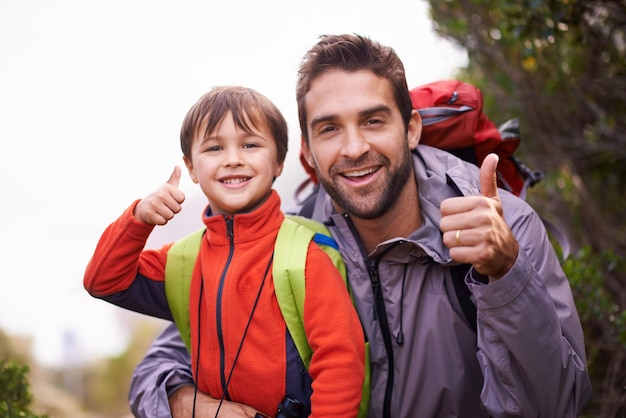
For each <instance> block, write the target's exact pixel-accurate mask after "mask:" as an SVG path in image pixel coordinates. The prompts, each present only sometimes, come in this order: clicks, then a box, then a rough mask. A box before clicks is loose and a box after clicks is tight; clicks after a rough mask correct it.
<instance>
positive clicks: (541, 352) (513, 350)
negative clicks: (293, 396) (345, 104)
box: [130, 145, 591, 418]
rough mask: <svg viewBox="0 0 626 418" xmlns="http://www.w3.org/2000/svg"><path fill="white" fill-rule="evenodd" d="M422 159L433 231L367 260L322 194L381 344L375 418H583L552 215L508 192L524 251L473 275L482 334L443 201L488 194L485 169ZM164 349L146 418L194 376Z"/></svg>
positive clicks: (137, 385)
mask: <svg viewBox="0 0 626 418" xmlns="http://www.w3.org/2000/svg"><path fill="white" fill-rule="evenodd" d="M413 161H414V168H415V176H416V181H417V184H418V188H419V195H420V205H421V212H422V217H423V225H422V226H421V227H420V228H419V229H418V230H416V231H415V232H413V233H412V234H411V235H410V236H408V237H398V238H395V239H391V240H388V241H385V242H381V243H379V244H378V246H377V248H376V249H375V250H374V251H373V252H372V253H371V254H365V253H364V251H363V249H362V247H361V245H360V243H359V240H358V238H356V234H355V233H354V232H353V227H352V224H351V221H350V218H349V217H348V216H347V215H345V214H340V213H337V212H335V211H334V209H333V207H332V204H331V202H330V199H329V198H328V196H327V195H326V194H325V193H324V192H323V190H322V189H321V188H320V191H319V192H318V195H317V198H316V202H315V209H314V212H313V218H315V219H318V220H322V221H326V222H327V223H329V224H330V226H329V227H330V230H331V232H332V234H333V236H334V237H335V239H336V240H337V241H338V243H339V246H340V249H341V253H342V255H343V257H344V260H345V262H346V266H347V268H348V279H349V284H350V287H351V289H352V291H353V292H354V295H355V297H354V299H355V304H356V308H357V310H358V313H359V317H360V318H361V322H362V324H363V328H364V331H365V334H366V336H367V338H368V339H369V341H370V356H371V379H372V390H371V402H370V413H369V416H370V417H376V418H378V417H391V418H402V417H407V418H408V417H418V418H434V417H470V418H475V417H489V416H491V417H546V418H557V417H575V416H576V415H577V413H578V411H579V410H580V408H581V407H582V406H583V405H585V404H586V403H587V402H588V400H589V399H590V396H591V385H590V381H589V376H588V374H587V370H586V357H585V349H584V341H583V333H582V328H581V324H580V321H579V318H578V314H577V312H576V309H575V305H574V301H573V297H572V292H571V289H570V286H569V283H568V280H567V278H566V277H565V275H564V273H563V271H562V269H561V267H560V264H559V261H558V259H557V256H556V254H555V252H554V249H553V248H552V245H551V243H550V241H549V240H548V238H547V234H546V231H545V229H544V226H543V224H542V221H541V219H540V218H539V217H538V215H537V214H536V213H535V212H534V211H533V210H532V208H531V207H530V206H529V205H528V204H526V203H525V202H524V201H523V200H522V199H520V198H518V197H516V196H514V195H512V194H510V193H507V192H505V191H503V190H501V191H500V197H501V199H502V206H503V209H504V216H505V219H506V221H507V223H508V224H509V226H510V227H511V229H512V231H513V233H514V234H515V236H516V238H517V240H518V242H519V248H520V250H519V255H518V258H517V261H516V263H515V265H514V266H513V268H512V269H511V270H510V271H509V272H508V273H507V274H506V275H505V276H504V277H502V278H501V279H500V280H498V281H497V282H496V283H493V284H489V285H484V284H482V283H481V282H479V281H477V280H474V277H473V275H474V274H475V273H474V272H473V270H470V271H469V272H468V274H467V276H466V279H465V280H466V283H467V285H468V287H469V289H470V290H471V292H472V297H473V299H474V301H475V303H476V306H477V312H478V332H477V334H476V333H474V332H473V331H472V329H471V328H470V326H469V323H468V322H467V319H466V318H465V316H464V315H463V313H462V311H461V308H460V305H459V302H458V299H457V296H456V294H455V291H454V286H453V284H452V279H453V277H452V274H451V268H450V267H451V266H453V265H454V262H453V260H451V258H450V256H449V252H448V249H447V247H446V246H445V245H444V244H443V241H442V235H441V232H440V230H439V220H440V218H441V213H440V211H439V205H440V203H441V201H443V200H444V199H446V198H448V197H453V196H458V195H459V193H461V194H463V195H475V194H479V188H478V170H477V168H476V167H475V166H473V165H471V164H468V163H465V162H463V161H461V160H459V159H457V158H455V157H453V156H451V155H450V154H448V153H446V152H443V151H440V150H438V149H435V148H431V147H428V146H424V145H420V146H418V151H417V152H416V153H414V155H413ZM407 216H411V214H407ZM164 343H165V344H164V345H159V344H157V345H155V346H153V347H152V349H151V351H150V352H149V354H148V356H147V357H146V359H145V360H144V361H143V362H142V364H140V365H139V366H138V368H137V370H136V372H135V375H134V376H133V381H132V386H131V394H130V400H131V404H132V405H133V410H134V411H136V412H135V413H136V414H137V416H140V417H155V416H161V415H156V414H155V415H150V414H147V413H142V412H141V411H142V410H147V409H150V408H154V407H156V406H157V405H161V407H160V409H163V408H166V409H167V394H166V392H165V389H166V388H170V389H171V385H168V379H171V380H172V381H176V383H180V380H181V379H183V380H184V378H185V376H188V375H187V373H188V369H189V365H188V364H187V365H184V364H178V365H177V366H176V367H177V368H179V369H180V371H176V370H174V371H173V370H172V363H180V362H179V361H177V360H175V359H176V356H181V353H180V352H176V353H173V352H172V353H168V350H170V351H172V350H177V348H174V347H178V345H177V344H176V343H174V344H172V342H171V341H164ZM181 346H182V345H181ZM182 349H183V350H184V346H182ZM179 358H180V357H179ZM159 362H162V365H166V366H162V367H160V366H159V364H158V363H159ZM168 362H170V363H168ZM181 376H183V377H181ZM189 376H190V375H189ZM168 412H169V410H168ZM164 416H167V415H164Z"/></svg>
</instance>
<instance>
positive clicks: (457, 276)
mask: <svg viewBox="0 0 626 418" xmlns="http://www.w3.org/2000/svg"><path fill="white" fill-rule="evenodd" d="M470 267H471V265H469V264H459V265H457V266H452V267H451V271H452V284H454V293H455V294H456V297H457V299H458V301H459V305H461V310H462V311H463V314H464V315H465V318H466V319H467V322H468V323H469V326H470V328H472V330H473V331H474V333H476V331H477V323H476V321H477V314H476V305H475V304H474V301H472V299H471V296H472V293H471V292H470V290H469V289H468V287H467V284H466V283H465V275H466V274H467V272H468V271H469V269H470Z"/></svg>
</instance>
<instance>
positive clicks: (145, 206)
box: [133, 166, 185, 225]
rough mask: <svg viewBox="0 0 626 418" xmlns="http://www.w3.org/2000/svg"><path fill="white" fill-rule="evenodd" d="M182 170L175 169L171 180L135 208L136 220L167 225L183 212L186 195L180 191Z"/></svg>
mask: <svg viewBox="0 0 626 418" xmlns="http://www.w3.org/2000/svg"><path fill="white" fill-rule="evenodd" d="M180 176H181V169H180V167H179V166H176V167H174V171H172V174H171V175H170V178H169V179H168V180H167V182H165V183H164V184H162V185H161V186H160V187H158V188H157V189H156V190H154V191H153V192H152V193H150V194H149V195H148V196H146V197H145V198H143V199H142V200H140V201H139V203H137V206H135V210H134V212H133V215H134V216H135V219H137V220H138V221H141V222H143V223H146V224H150V225H165V224H166V223H167V222H168V221H169V220H171V219H172V218H173V217H174V215H176V214H177V213H178V212H180V211H181V209H182V206H181V204H182V203H183V202H184V201H185V194H184V193H183V192H182V191H180V190H179V189H178V184H179V182H180Z"/></svg>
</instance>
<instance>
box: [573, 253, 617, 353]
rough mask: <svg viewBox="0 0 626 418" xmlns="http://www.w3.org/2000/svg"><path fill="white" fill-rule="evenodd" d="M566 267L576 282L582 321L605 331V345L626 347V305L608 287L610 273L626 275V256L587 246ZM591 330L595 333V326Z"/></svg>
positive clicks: (574, 286) (577, 304)
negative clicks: (597, 250)
mask: <svg viewBox="0 0 626 418" xmlns="http://www.w3.org/2000/svg"><path fill="white" fill-rule="evenodd" d="M563 270H564V271H565V274H566V275H567V277H568V278H569V280H570V284H571V285H572V291H573V292H574V296H575V300H576V307H577V309H578V313H579V315H580V318H581V320H582V322H584V323H585V324H587V325H588V326H592V325H593V326H594V327H597V328H598V330H597V331H596V332H601V333H602V334H603V335H602V341H603V345H606V344H612V345H617V346H621V348H622V349H624V350H626V308H624V307H620V306H619V304H617V303H616V302H615V298H614V296H613V295H611V294H610V293H609V289H607V287H606V286H605V284H606V282H605V280H606V273H609V272H610V273H617V274H618V275H622V276H623V275H624V274H626V259H625V258H624V257H619V256H617V255H616V254H615V253H614V252H613V251H611V250H607V251H603V252H599V253H598V252H594V251H592V250H591V249H590V248H589V247H585V248H583V249H582V250H580V251H579V252H578V253H577V254H576V255H575V256H573V257H570V258H568V259H567V260H565V262H564V263H563ZM589 331H592V332H593V330H592V329H591V327H590V328H589ZM618 348H619V347H618ZM591 349H592V350H595V349H598V346H595V347H591Z"/></svg>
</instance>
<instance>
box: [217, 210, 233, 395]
mask: <svg viewBox="0 0 626 418" xmlns="http://www.w3.org/2000/svg"><path fill="white" fill-rule="evenodd" d="M233 223H234V217H230V218H228V217H226V235H227V237H228V239H229V241H230V250H229V252H228V259H227V260H226V265H225V266H224V269H223V270H222V274H221V276H220V283H219V286H218V288H217V301H216V304H215V309H216V312H215V316H216V319H217V338H218V341H219V346H220V379H221V382H222V389H223V391H224V398H225V399H226V400H229V401H230V400H231V399H230V395H229V394H228V387H227V386H226V358H225V357H226V352H225V349H224V337H223V335H222V293H223V291H224V282H225V281H226V273H227V272H228V268H229V267H230V263H231V261H232V259H233V253H234V252H235V237H234V235H235V233H234V228H233Z"/></svg>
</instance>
